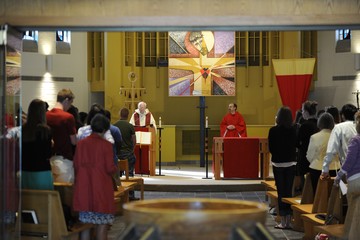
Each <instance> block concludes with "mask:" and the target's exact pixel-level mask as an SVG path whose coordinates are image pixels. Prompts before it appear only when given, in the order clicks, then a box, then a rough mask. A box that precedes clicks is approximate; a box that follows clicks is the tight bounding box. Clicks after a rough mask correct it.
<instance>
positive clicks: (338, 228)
mask: <svg viewBox="0 0 360 240" xmlns="http://www.w3.org/2000/svg"><path fill="white" fill-rule="evenodd" d="M314 231H315V232H316V233H325V234H327V235H328V236H329V237H330V239H343V238H344V237H343V236H344V224H332V225H319V226H314Z"/></svg>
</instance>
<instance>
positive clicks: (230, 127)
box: [227, 125, 235, 130]
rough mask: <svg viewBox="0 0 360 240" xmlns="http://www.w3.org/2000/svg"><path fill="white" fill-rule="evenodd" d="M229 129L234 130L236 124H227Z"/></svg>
mask: <svg viewBox="0 0 360 240" xmlns="http://www.w3.org/2000/svg"><path fill="white" fill-rule="evenodd" d="M227 129H229V130H233V129H235V126H234V125H229V126H227Z"/></svg>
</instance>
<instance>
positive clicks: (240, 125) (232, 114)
mask: <svg viewBox="0 0 360 240" xmlns="http://www.w3.org/2000/svg"><path fill="white" fill-rule="evenodd" d="M228 110H229V113H228V114H226V115H225V116H224V118H223V120H222V121H221V124H220V136H221V137H247V133H246V124H245V120H244V118H243V116H242V115H241V114H240V113H238V112H237V105H236V104H235V103H230V104H229V108H228Z"/></svg>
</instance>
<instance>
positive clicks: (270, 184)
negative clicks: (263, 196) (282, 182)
mask: <svg viewBox="0 0 360 240" xmlns="http://www.w3.org/2000/svg"><path fill="white" fill-rule="evenodd" d="M261 184H262V185H264V186H265V191H276V185H275V180H274V179H270V180H262V181H261Z"/></svg>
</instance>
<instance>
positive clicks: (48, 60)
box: [45, 55, 52, 73]
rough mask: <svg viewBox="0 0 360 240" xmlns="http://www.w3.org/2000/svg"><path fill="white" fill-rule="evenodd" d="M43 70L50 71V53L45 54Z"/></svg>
mask: <svg viewBox="0 0 360 240" xmlns="http://www.w3.org/2000/svg"><path fill="white" fill-rule="evenodd" d="M45 72H47V73H50V72H52V55H45Z"/></svg>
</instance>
